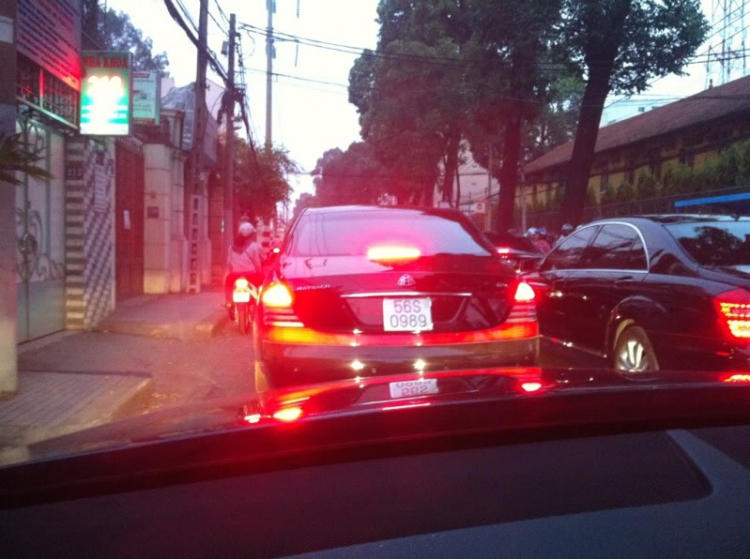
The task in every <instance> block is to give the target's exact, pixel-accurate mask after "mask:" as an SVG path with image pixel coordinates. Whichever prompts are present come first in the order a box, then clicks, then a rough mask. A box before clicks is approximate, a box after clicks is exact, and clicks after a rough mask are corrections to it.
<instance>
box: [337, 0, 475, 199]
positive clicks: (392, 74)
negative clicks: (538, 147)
mask: <svg viewBox="0 0 750 559" xmlns="http://www.w3.org/2000/svg"><path fill="white" fill-rule="evenodd" d="M463 4H464V3H463V2H457V1H454V0H439V1H426V0H423V1H420V2H410V1H406V0H383V1H382V2H381V3H380V5H379V6H378V15H379V17H380V22H381V31H380V40H379V42H378V46H377V49H376V51H374V52H373V51H365V52H363V53H362V55H361V56H360V58H359V59H357V61H356V62H355V64H354V66H353V67H352V69H351V71H350V74H349V100H350V101H351V102H352V103H353V104H355V105H356V107H357V110H358V111H359V113H360V124H361V127H362V137H363V139H364V140H365V142H366V143H367V144H368V145H369V146H370V147H369V149H370V151H371V153H372V154H373V155H374V156H375V157H376V159H377V160H378V161H379V162H380V164H382V165H383V166H384V167H385V168H386V169H388V172H389V174H390V175H392V176H393V177H397V180H398V182H399V185H398V186H397V189H398V190H399V191H400V192H401V193H402V194H401V196H400V197H399V200H400V201H411V200H415V199H417V198H418V197H420V196H421V195H422V193H427V192H432V189H433V186H434V184H435V182H436V180H437V179H438V176H439V172H438V169H439V163H440V161H441V160H444V159H445V160H446V161H448V162H449V164H451V165H455V164H456V158H457V153H458V143H459V141H460V140H461V137H462V132H461V123H462V122H463V120H465V113H466V106H467V101H466V99H467V94H466V91H465V90H464V88H463V87H462V84H463V83H464V81H465V65H464V64H463V63H462V46H463V44H464V43H465V41H466V39H467V37H468V33H467V29H468V28H467V23H466V18H465V14H464V11H465V9H464V7H463ZM448 175H451V176H452V172H451V171H450V170H449V172H448ZM451 184H452V183H451ZM429 196H430V198H431V194H430V195H429ZM430 201H431V200H430Z"/></svg>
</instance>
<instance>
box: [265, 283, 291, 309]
mask: <svg viewBox="0 0 750 559" xmlns="http://www.w3.org/2000/svg"><path fill="white" fill-rule="evenodd" d="M261 299H262V301H263V304H264V305H265V306H266V307H291V306H292V292H291V291H289V288H288V287H287V286H286V285H284V284H283V283H274V284H271V285H270V286H268V287H267V288H266V289H265V290H263V295H262V296H261Z"/></svg>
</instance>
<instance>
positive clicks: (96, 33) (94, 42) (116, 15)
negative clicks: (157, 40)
mask: <svg viewBox="0 0 750 559" xmlns="http://www.w3.org/2000/svg"><path fill="white" fill-rule="evenodd" d="M82 26H83V43H84V47H85V48H87V49H106V50H113V51H121V52H124V51H127V52H130V53H131V54H132V60H133V69H135V70H141V71H148V72H157V73H158V74H159V76H160V77H166V76H168V75H169V72H168V71H167V67H168V66H169V58H168V57H167V53H166V52H162V53H160V54H154V53H153V41H152V40H151V38H150V37H144V36H143V32H142V31H141V30H140V29H137V28H136V27H135V26H134V25H133V22H132V21H131V20H130V16H129V15H128V14H126V13H125V12H115V11H114V10H113V9H112V8H109V9H106V8H105V7H104V6H102V5H100V4H98V2H97V0H84V2H83V16H82Z"/></svg>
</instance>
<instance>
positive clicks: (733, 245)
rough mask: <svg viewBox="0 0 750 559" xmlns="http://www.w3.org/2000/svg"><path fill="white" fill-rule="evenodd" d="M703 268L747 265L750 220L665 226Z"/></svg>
mask: <svg viewBox="0 0 750 559" xmlns="http://www.w3.org/2000/svg"><path fill="white" fill-rule="evenodd" d="M665 227H666V229H667V231H669V232H670V233H671V234H672V236H673V237H674V238H675V239H677V242H678V243H680V245H682V248H684V249H685V250H686V251H687V253H688V254H689V255H690V256H692V257H693V259H695V261H696V262H698V264H700V265H702V266H748V265H750V221H713V222H700V223H676V224H671V225H665Z"/></svg>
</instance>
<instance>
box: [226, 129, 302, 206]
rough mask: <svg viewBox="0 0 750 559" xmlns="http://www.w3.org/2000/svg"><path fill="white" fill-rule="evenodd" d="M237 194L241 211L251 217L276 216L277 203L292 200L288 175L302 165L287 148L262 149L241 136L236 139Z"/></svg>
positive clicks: (235, 175) (235, 190)
mask: <svg viewBox="0 0 750 559" xmlns="http://www.w3.org/2000/svg"><path fill="white" fill-rule="evenodd" d="M234 146H235V152H234V153H235V156H234V197H235V201H236V206H237V209H238V212H239V213H247V215H248V216H250V217H251V218H258V217H259V218H262V219H268V218H270V217H273V216H275V215H276V204H277V203H279V202H289V197H290V194H291V192H292V189H291V186H290V185H289V181H288V180H287V177H288V176H289V175H290V174H294V173H298V172H299V171H300V169H299V166H298V165H297V164H296V163H295V162H294V161H292V159H290V157H289V152H288V151H287V150H285V149H283V148H279V147H274V148H273V149H271V150H267V149H263V148H259V147H258V146H257V145H256V144H252V145H251V144H249V143H248V142H246V141H245V140H243V139H241V138H238V139H236V140H235V143H234Z"/></svg>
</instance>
